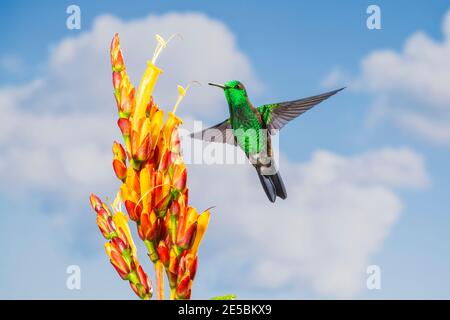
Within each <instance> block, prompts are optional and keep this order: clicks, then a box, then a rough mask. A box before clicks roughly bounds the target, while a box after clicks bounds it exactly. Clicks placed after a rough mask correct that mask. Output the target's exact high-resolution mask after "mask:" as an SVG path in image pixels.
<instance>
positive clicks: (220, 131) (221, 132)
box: [190, 119, 236, 146]
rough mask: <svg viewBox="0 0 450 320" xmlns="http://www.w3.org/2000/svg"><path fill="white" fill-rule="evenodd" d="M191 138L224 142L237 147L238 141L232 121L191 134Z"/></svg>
mask: <svg viewBox="0 0 450 320" xmlns="http://www.w3.org/2000/svg"><path fill="white" fill-rule="evenodd" d="M190 137H191V138H194V139H200V140H204V141H207V142H222V143H228V144H231V145H234V146H235V145H236V139H235V137H234V134H233V130H232V129H231V123H230V119H226V120H225V121H223V122H221V123H218V124H216V125H215V126H212V127H210V128H207V129H205V130H203V131H199V132H194V133H191V134H190Z"/></svg>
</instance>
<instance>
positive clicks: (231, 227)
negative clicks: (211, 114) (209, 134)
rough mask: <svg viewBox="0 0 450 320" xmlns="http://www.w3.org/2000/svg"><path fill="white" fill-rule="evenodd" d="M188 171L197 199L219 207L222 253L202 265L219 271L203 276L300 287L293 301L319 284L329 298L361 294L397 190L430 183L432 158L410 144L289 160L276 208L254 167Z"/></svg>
mask: <svg viewBox="0 0 450 320" xmlns="http://www.w3.org/2000/svg"><path fill="white" fill-rule="evenodd" d="M189 172H190V176H191V177H195V178H193V179H191V180H190V181H189V183H190V186H191V193H190V194H191V196H192V198H193V201H194V203H196V204H197V203H198V202H201V203H202V204H203V206H205V207H206V206H209V205H216V206H217V207H216V208H215V209H214V210H213V212H214V213H213V218H212V225H211V227H210V228H209V230H208V234H207V238H206V243H208V245H207V246H208V250H211V251H213V252H214V254H209V255H210V256H209V257H205V256H202V261H203V259H207V261H206V262H205V261H203V262H202V264H203V263H205V264H206V265H203V267H202V270H205V269H208V270H216V271H215V273H213V272H211V271H209V273H208V275H207V276H208V279H206V275H205V278H204V280H203V281H204V283H206V282H208V281H209V283H210V285H209V290H212V288H214V289H215V290H219V289H221V287H223V286H229V287H231V288H232V286H233V285H235V286H236V289H235V290H236V292H235V293H237V294H238V295H239V294H240V293H241V292H240V291H239V290H242V291H243V292H244V291H245V290H246V289H253V292H255V291H258V290H262V291H264V292H266V294H267V296H272V295H275V294H278V293H279V292H287V291H288V290H291V291H292V292H294V293H293V294H294V295H290V296H289V297H290V298H295V297H296V296H297V297H298V295H300V294H301V292H304V291H305V290H306V291H307V290H311V289H312V290H313V292H316V293H318V294H320V295H321V296H328V297H351V296H354V295H355V294H357V293H358V292H360V290H361V289H362V288H364V285H365V271H366V267H367V266H368V265H369V264H370V261H371V260H370V259H371V258H373V255H374V254H375V253H376V252H377V251H378V249H379V248H380V247H381V246H382V244H383V242H384V240H385V239H386V237H387V235H388V234H389V231H390V229H391V228H392V226H393V225H394V223H395V222H396V221H397V220H398V218H399V215H400V213H401V211H402V208H403V203H402V201H401V200H400V198H399V197H398V195H397V194H396V190H397V189H398V188H402V189H410V188H423V187H426V186H427V184H428V178H427V173H426V171H425V165H424V162H423V159H422V158H421V156H419V155H418V154H417V153H415V152H413V151H411V150H409V149H406V148H398V149H381V150H375V151H370V152H367V153H365V154H360V155H355V156H350V157H345V156H340V155H336V154H334V153H331V152H328V151H324V150H320V151H316V152H315V153H314V154H313V156H312V159H311V160H310V161H308V162H306V163H300V164H295V163H289V162H288V161H287V160H284V161H282V163H281V170H280V172H281V174H282V176H283V177H284V180H285V183H286V187H287V191H288V199H287V200H285V201H282V200H277V202H276V203H275V204H274V205H271V204H270V203H269V202H268V200H267V199H266V196H265V194H264V192H263V190H262V188H261V186H260V184H259V181H258V178H257V177H256V174H255V173H254V170H253V169H252V168H251V167H250V166H235V167H230V166H219V167H218V166H213V167H197V166H191V168H190V171H189ZM199 194H201V196H199ZM200 197H201V199H200ZM210 243H211V244H210ZM201 283H202V282H201V280H199V285H200V284H201ZM205 290H206V289H205ZM222 290H223V289H222ZM229 290H232V289H229ZM244 297H245V296H244ZM285 297H286V295H285ZM248 298H251V296H249V297H248Z"/></svg>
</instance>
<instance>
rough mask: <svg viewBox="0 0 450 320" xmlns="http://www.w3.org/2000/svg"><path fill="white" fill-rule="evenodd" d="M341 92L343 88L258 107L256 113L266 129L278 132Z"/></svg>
mask: <svg viewBox="0 0 450 320" xmlns="http://www.w3.org/2000/svg"><path fill="white" fill-rule="evenodd" d="M341 90H344V88H341V89H338V90H333V91H330V92H327V93H323V94H319V95H317V96H313V97H309V98H304V99H300V100H294V101H286V102H280V103H273V104H266V105H263V106H260V107H258V111H259V112H260V114H261V116H262V118H263V120H264V122H265V123H266V125H267V127H268V129H276V130H280V129H281V128H283V126H284V125H285V124H286V123H288V122H289V121H291V120H292V119H294V118H296V117H298V116H299V115H301V114H302V113H304V112H306V111H308V110H309V109H311V108H312V107H314V106H315V105H317V104H319V103H321V102H322V101H323V100H326V99H328V98H329V97H331V96H332V95H335V94H336V93H338V92H339V91H341Z"/></svg>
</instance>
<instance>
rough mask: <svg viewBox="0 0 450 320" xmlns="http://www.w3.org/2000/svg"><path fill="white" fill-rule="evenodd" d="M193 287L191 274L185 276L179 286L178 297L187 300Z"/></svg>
mask: <svg viewBox="0 0 450 320" xmlns="http://www.w3.org/2000/svg"><path fill="white" fill-rule="evenodd" d="M190 286H191V278H190V277H189V274H185V275H184V276H183V277H182V278H181V280H180V282H178V285H177V296H178V298H180V299H187V298H188V295H189V291H190Z"/></svg>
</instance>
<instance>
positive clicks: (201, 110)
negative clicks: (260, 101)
mask: <svg viewBox="0 0 450 320" xmlns="http://www.w3.org/2000/svg"><path fill="white" fill-rule="evenodd" d="M161 31H164V33H165V35H170V34H173V33H179V32H181V33H182V36H183V39H184V40H173V42H172V43H171V44H170V45H169V47H168V48H167V49H166V50H165V52H163V54H162V55H161V58H160V61H159V63H158V65H159V66H161V67H162V68H163V69H166V70H165V73H164V74H163V75H162V76H161V77H160V81H159V82H158V84H157V90H156V99H157V101H158V103H159V104H160V105H161V106H163V108H165V109H169V108H171V106H172V105H173V104H174V102H175V100H176V97H177V94H178V92H177V90H176V85H177V84H178V83H181V84H185V83H188V82H189V81H191V80H198V81H201V82H203V83H206V82H208V81H212V80H214V81H226V80H227V79H231V78H233V77H237V78H240V79H243V81H245V82H249V83H251V84H252V86H256V87H257V86H258V83H257V81H256V80H255V77H254V76H253V74H252V71H251V66H250V63H249V62H248V60H247V58H246V57H245V56H244V55H243V54H242V53H241V52H240V51H239V49H238V48H237V46H236V42H235V39H234V36H233V34H232V33H231V32H230V31H229V30H228V29H227V27H226V26H225V25H223V24H222V23H221V22H219V21H217V20H212V19H210V18H208V17H206V16H204V15H201V14H167V15H164V16H149V17H147V18H145V19H141V20H135V21H132V22H124V21H121V20H120V19H118V18H115V17H112V16H102V17H99V18H97V19H96V20H95V23H94V26H93V29H92V30H91V31H88V32H86V33H83V34H82V35H81V36H79V37H76V38H67V39H64V40H63V41H61V42H60V43H59V44H57V45H56V46H55V47H54V48H53V49H52V51H51V55H50V57H49V60H48V63H47V69H46V72H45V73H44V74H43V75H42V77H41V79H37V80H36V81H33V82H32V83H30V84H27V85H24V86H21V87H12V88H2V89H0V102H1V103H0V111H1V112H2V114H3V115H5V116H6V117H5V119H7V121H5V123H4V124H3V125H2V127H1V128H0V147H1V148H2V158H1V160H0V174H2V176H4V177H6V178H7V179H6V180H8V181H12V184H13V185H11V183H8V184H7V185H6V184H3V185H0V188H8V189H21V188H22V187H23V186H26V185H29V186H30V188H32V187H33V186H37V187H38V188H42V187H43V186H45V187H54V189H60V188H59V186H60V185H61V183H64V184H65V185H67V186H71V188H70V193H72V194H73V193H74V190H75V189H77V190H79V189H80V187H82V188H83V189H84V188H85V187H90V189H91V190H98V189H97V188H96V187H99V186H101V185H107V184H109V185H111V184H112V180H111V179H110V178H109V177H110V176H111V175H110V170H109V168H110V151H109V148H110V145H111V141H110V140H111V137H118V129H117V128H116V125H115V120H114V116H115V114H114V110H115V108H116V107H115V102H114V99H113V95H112V86H111V67H110V65H109V51H108V50H109V41H110V40H111V38H112V36H113V35H114V33H115V32H119V33H120V35H121V45H122V48H123V51H124V55H125V59H126V64H127V67H128V71H129V74H130V76H131V79H132V81H133V82H134V83H135V84H136V86H137V84H138V81H139V80H140V77H141V73H142V72H143V70H144V68H145V66H146V61H147V60H148V59H149V58H150V57H151V55H152V53H153V50H154V47H155V45H156V41H155V40H154V37H153V36H154V34H155V33H157V32H161ZM223 104H224V101H223V96H222V95H221V94H220V92H219V91H216V90H214V89H208V88H207V87H197V88H192V89H191V90H190V92H189V95H188V96H187V97H186V99H185V101H184V103H183V107H182V108H180V113H181V114H183V113H185V114H186V112H188V113H189V114H191V115H201V118H202V119H207V118H208V116H211V115H215V114H216V113H220V112H221V111H222V112H223V110H226V109H225V108H222V107H224V106H223ZM30 159H33V161H30ZM93 181H97V182H98V184H97V185H92V182H93ZM15 184H17V185H15ZM77 193H78V194H79V193H80V192H77ZM83 196H84V195H83Z"/></svg>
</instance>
